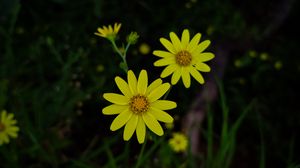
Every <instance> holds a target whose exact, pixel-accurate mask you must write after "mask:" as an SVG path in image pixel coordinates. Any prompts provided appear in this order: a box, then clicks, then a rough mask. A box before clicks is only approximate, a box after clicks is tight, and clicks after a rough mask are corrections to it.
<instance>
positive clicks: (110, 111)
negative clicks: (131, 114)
mask: <svg viewBox="0 0 300 168" xmlns="http://www.w3.org/2000/svg"><path fill="white" fill-rule="evenodd" d="M127 109H128V105H127V106H126V105H125V106H124V105H116V104H112V105H110V106H107V107H105V108H103V109H102V113H103V114H105V115H114V114H120V113H122V112H123V111H125V110H127Z"/></svg>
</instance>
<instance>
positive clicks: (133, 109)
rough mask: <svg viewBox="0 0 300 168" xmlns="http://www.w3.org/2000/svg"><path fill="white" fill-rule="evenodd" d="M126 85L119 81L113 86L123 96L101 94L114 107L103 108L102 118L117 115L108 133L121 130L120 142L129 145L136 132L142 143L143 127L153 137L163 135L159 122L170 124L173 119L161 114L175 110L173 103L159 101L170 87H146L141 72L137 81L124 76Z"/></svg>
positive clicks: (158, 82) (130, 75) (159, 82)
mask: <svg viewBox="0 0 300 168" xmlns="http://www.w3.org/2000/svg"><path fill="white" fill-rule="evenodd" d="M127 80H128V83H127V82H126V81H125V80H123V79H122V78H120V77H116V78H115V82H116V84H117V86H118V88H119V89H120V91H121V92H122V94H123V95H121V94H116V93H104V95H103V97H104V98H105V99H106V100H108V101H109V102H111V103H113V104H112V105H110V106H107V107H105V108H103V110H102V112H103V114H105V115H113V114H118V116H117V117H116V118H115V119H114V120H113V122H112V124H111V126H110V130H112V131H116V130H118V129H120V128H121V127H123V126H124V125H125V128H124V133H123V139H124V140H125V141H128V140H129V139H130V138H131V137H132V135H133V133H134V131H136V135H137V139H138V142H139V143H143V142H144V140H145V136H146V126H147V127H148V128H149V129H150V130H151V131H152V132H154V133H155V134H157V135H159V136H162V135H163V134H164V131H163V129H162V127H161V125H160V123H159V122H158V121H162V122H165V123H172V122H173V120H174V119H173V118H172V117H171V116H170V115H169V114H168V113H166V112H164V111H163V110H170V109H173V108H175V107H176V103H175V102H173V101H169V100H158V99H159V98H161V97H162V96H163V95H164V94H165V93H166V92H167V91H168V90H169V88H170V84H169V83H162V80H161V79H156V80H155V81H154V82H152V83H151V84H150V85H149V86H148V75H147V71H146V70H142V71H141V72H140V74H139V77H138V79H137V78H136V76H135V75H134V73H133V72H132V71H131V70H129V71H128V74H127Z"/></svg>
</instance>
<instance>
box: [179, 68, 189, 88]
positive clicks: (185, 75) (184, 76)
mask: <svg viewBox="0 0 300 168" xmlns="http://www.w3.org/2000/svg"><path fill="white" fill-rule="evenodd" d="M181 73H182V81H183V84H184V86H185V87H186V88H189V87H190V86H191V78H190V72H189V70H188V68H183V69H182V72H181Z"/></svg>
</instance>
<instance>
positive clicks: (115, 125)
mask: <svg viewBox="0 0 300 168" xmlns="http://www.w3.org/2000/svg"><path fill="white" fill-rule="evenodd" d="M131 116H132V112H131V111H130V110H129V109H128V110H125V111H123V112H122V113H121V114H119V115H118V116H117V117H116V118H115V119H114V121H113V122H112V123H111V125H110V130H112V131H115V130H117V129H120V128H121V127H123V126H124V125H125V124H126V123H127V121H128V120H129V119H130V118H131Z"/></svg>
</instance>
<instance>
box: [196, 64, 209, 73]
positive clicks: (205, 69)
mask: <svg viewBox="0 0 300 168" xmlns="http://www.w3.org/2000/svg"><path fill="white" fill-rule="evenodd" d="M195 68H196V69H197V70H199V71H201V72H210V67H209V66H208V65H206V64H205V63H202V62H200V63H197V64H196V65H195Z"/></svg>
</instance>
